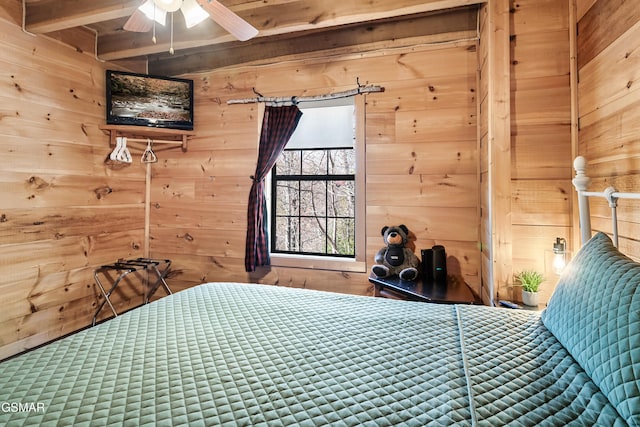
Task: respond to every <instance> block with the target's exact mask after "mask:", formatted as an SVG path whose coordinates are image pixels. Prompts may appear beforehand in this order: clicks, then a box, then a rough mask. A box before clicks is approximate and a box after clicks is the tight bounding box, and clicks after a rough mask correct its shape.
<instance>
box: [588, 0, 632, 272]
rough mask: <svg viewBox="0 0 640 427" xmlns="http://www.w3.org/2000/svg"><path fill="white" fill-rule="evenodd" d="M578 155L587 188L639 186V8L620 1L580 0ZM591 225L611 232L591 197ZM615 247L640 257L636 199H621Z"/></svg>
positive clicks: (604, 211) (604, 210)
mask: <svg viewBox="0 0 640 427" xmlns="http://www.w3.org/2000/svg"><path fill="white" fill-rule="evenodd" d="M577 8H578V11H579V14H578V29H577V30H578V37H577V51H578V79H579V84H578V106H579V131H578V141H579V143H578V154H579V155H582V156H584V157H586V159H587V161H588V166H587V175H588V176H590V177H591V178H592V182H591V187H590V190H592V191H603V190H604V189H605V188H606V187H608V186H610V185H611V186H614V187H615V188H616V189H617V190H618V191H634V192H637V191H640V131H639V129H640V8H638V4H637V2H628V1H627V2H625V1H622V0H597V1H593V0H580V1H578V2H577ZM591 212H592V215H593V216H594V217H595V218H593V219H592V227H593V229H594V230H600V231H604V232H607V233H611V223H610V220H609V218H610V216H611V211H610V209H609V208H608V207H607V203H606V201H604V200H592V201H591ZM618 217H619V220H620V223H619V232H620V236H621V239H620V248H621V250H622V251H623V252H624V253H626V254H627V255H629V256H631V257H632V258H634V259H636V260H640V241H639V240H638V236H640V201H632V200H621V201H620V207H619V208H618Z"/></svg>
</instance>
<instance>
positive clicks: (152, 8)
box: [138, 0, 167, 25]
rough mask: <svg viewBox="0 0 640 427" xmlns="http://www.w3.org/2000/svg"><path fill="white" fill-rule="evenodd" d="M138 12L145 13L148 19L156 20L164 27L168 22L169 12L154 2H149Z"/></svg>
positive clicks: (149, 0) (148, 0)
mask: <svg viewBox="0 0 640 427" xmlns="http://www.w3.org/2000/svg"><path fill="white" fill-rule="evenodd" d="M138 10H139V11H140V12H142V13H144V15H145V16H146V17H147V18H149V19H151V20H155V21H156V22H157V23H158V24H160V25H164V24H165V22H166V21H167V11H166V10H163V9H161V8H159V7H157V6H156V5H155V2H154V1H153V0H147V1H146V2H144V4H143V5H142V6H140V7H139V8H138Z"/></svg>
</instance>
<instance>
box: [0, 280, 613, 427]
mask: <svg viewBox="0 0 640 427" xmlns="http://www.w3.org/2000/svg"><path fill="white" fill-rule="evenodd" d="M0 404H1V405H2V407H1V411H0V425H3V426H4V425H7V426H21V425H45V426H46V425H61V426H71V425H73V426H83V425H86V426H93V425H95V426H105V425H117V426H121V425H124V426H179V425H180V426H218V425H229V426H291V425H301V426H325V425H331V426H391V425H407V426H427V425H433V426H448V425H455V426H471V425H479V426H499V425H511V426H517V425H523V426H526V425H549V426H558V425H576V426H585V425H587V426H588V425H603V426H613V425H621V426H622V425H626V424H625V422H624V421H623V420H622V419H621V418H620V417H619V416H618V414H617V412H616V411H615V409H614V408H613V407H612V406H611V405H610V404H609V403H608V401H607V399H606V398H605V396H604V395H603V394H602V393H601V392H600V391H599V390H598V388H597V387H596V386H595V385H594V384H593V382H591V380H590V379H589V377H588V376H587V375H586V374H585V372H584V371H583V370H582V369H581V368H580V365H578V364H577V363H576V362H575V361H574V360H573V359H572V358H571V356H570V355H569V354H568V353H567V352H566V351H565V350H564V348H563V347H562V346H561V345H560V344H559V343H558V341H557V340H556V339H555V337H554V336H553V335H552V334H551V333H550V332H548V331H547V330H546V328H545V327H544V326H543V325H542V322H541V321H540V316H539V315H538V314H536V313H532V312H525V311H516V310H508V309H498V308H490V307H482V306H452V305H435V304H426V303H417V302H408V301H393V300H387V299H382V298H371V297H360V296H353V295H341V294H335V293H326V292H319V291H310V290H302V289H291V288H282V287H274V286H266V285H250V284H235V283H212V284H204V285H201V286H198V287H195V288H192V289H188V290H186V291H182V292H179V293H176V294H174V295H172V296H170V297H167V298H164V299H162V300H159V301H156V302H153V303H151V304H148V305H146V306H143V307H140V308H138V309H135V310H133V311H130V312H128V313H126V314H124V315H121V316H118V317H117V318H115V319H113V320H110V321H107V322H105V323H103V324H100V325H98V326H96V327H93V328H91V329H87V330H84V331H82V332H79V333H77V334H74V335H72V336H69V337H67V338H65V339H62V340H60V341H57V342H55V343H52V344H49V345H47V346H45V347H42V348H39V349H37V350H34V351H31V352H29V353H26V354H24V355H21V356H19V357H16V358H13V359H10V360H7V361H4V362H2V363H0Z"/></svg>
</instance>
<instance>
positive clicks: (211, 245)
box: [151, 40, 479, 295]
mask: <svg viewBox="0 0 640 427" xmlns="http://www.w3.org/2000/svg"><path fill="white" fill-rule="evenodd" d="M475 50H476V48H475V41H474V40H471V41H468V42H461V43H458V44H443V45H440V46H435V47H430V46H422V45H420V40H417V41H416V45H415V46H412V47H408V48H402V49H395V50H380V51H378V52H375V53H370V54H361V55H357V56H356V55H354V56H353V57H352V56H348V55H347V56H345V55H343V56H338V57H332V58H325V59H313V60H300V61H289V62H285V63H280V64H273V65H268V66H261V67H244V68H243V67H240V68H234V69H225V70H219V71H212V72H209V73H204V74H201V75H192V76H189V77H192V78H194V79H195V86H196V106H195V107H196V117H195V119H196V128H197V136H196V137H195V138H194V139H193V140H192V142H190V145H189V151H188V153H185V154H183V153H173V152H172V153H166V154H164V155H162V156H161V159H160V163H159V165H158V167H156V168H154V171H153V180H152V182H153V186H152V201H151V205H152V213H151V223H152V227H151V239H152V240H151V251H152V255H153V254H155V255H162V256H169V257H170V258H172V259H174V265H175V266H176V272H175V274H174V276H173V277H172V278H171V280H172V283H174V284H175V286H176V287H177V288H182V287H188V286H193V285H197V284H199V283H202V282H205V281H239V282H256V281H257V282H261V283H269V284H279V285H284V286H296V287H306V288H313V289H323V290H330V291H338V292H346V293H353V294H362V295H370V294H371V288H370V285H369V283H368V280H367V276H368V273H348V272H341V271H326V270H314V269H305V268H280V267H273V268H272V269H270V270H268V269H264V270H261V271H258V272H257V273H255V274H251V275H248V274H247V273H245V271H244V241H245V240H244V239H245V233H246V209H247V206H246V204H247V199H248V192H249V188H250V185H251V180H250V178H249V176H250V175H252V174H253V172H254V168H255V162H256V158H257V141H258V119H259V117H258V106H257V105H256V104H247V105H227V103H226V101H227V100H229V99H234V98H247V97H252V96H255V94H254V93H253V91H252V89H253V88H255V89H256V90H257V91H258V92H260V93H261V94H263V95H265V96H290V95H296V96H303V95H317V94H324V93H330V92H335V91H340V90H346V89H351V88H353V87H355V84H356V80H357V79H358V78H359V79H360V82H361V83H365V82H368V83H370V84H376V85H381V86H383V87H385V92H384V93H376V94H370V95H367V106H366V172H367V173H366V181H367V183H366V191H367V193H366V212H367V220H366V221H367V222H366V252H367V263H368V268H370V266H371V264H372V260H373V257H374V254H375V252H376V251H377V250H378V249H379V248H380V247H381V246H382V245H383V242H382V237H381V236H380V229H381V228H382V226H383V225H387V224H399V223H404V224H406V225H407V226H408V227H409V228H410V229H411V230H412V231H413V233H414V234H415V238H416V240H415V248H416V252H418V253H419V250H420V249H421V248H428V247H431V246H432V245H434V244H443V245H444V246H445V247H446V249H447V253H448V255H449V267H450V269H451V270H452V272H458V273H461V274H462V275H463V276H464V277H465V279H466V280H467V281H468V282H469V283H470V284H471V285H472V286H474V288H476V289H478V287H479V256H478V252H477V249H476V248H477V243H476V242H477V233H478V227H477V205H478V185H477V155H476V93H475V90H476V77H475V72H476V71H475V70H476V52H475Z"/></svg>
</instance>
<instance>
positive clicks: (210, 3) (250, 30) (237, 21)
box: [196, 0, 258, 41]
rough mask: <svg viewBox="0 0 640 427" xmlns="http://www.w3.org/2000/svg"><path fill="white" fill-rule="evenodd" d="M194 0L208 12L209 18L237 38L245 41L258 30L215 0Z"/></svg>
mask: <svg viewBox="0 0 640 427" xmlns="http://www.w3.org/2000/svg"><path fill="white" fill-rule="evenodd" d="M196 1H197V2H198V4H199V5H200V6H201V7H202V8H203V9H204V10H206V11H207V12H208V13H209V15H210V16H211V19H213V20H214V21H216V22H217V23H218V24H219V25H220V26H221V27H222V28H224V29H225V30H227V31H228V32H230V33H231V34H232V35H233V36H234V37H235V38H237V39H238V40H240V41H246V40H249V39H250V38H252V37H255V36H256V35H257V34H258V30H257V29H256V28H254V27H253V26H252V25H251V24H249V23H248V22H247V21H245V20H244V19H242V18H240V17H239V16H238V15H236V14H235V13H234V12H232V11H231V10H230V9H228V8H227V7H225V6H224V5H223V4H221V3H220V2H218V1H217V0H196Z"/></svg>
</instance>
